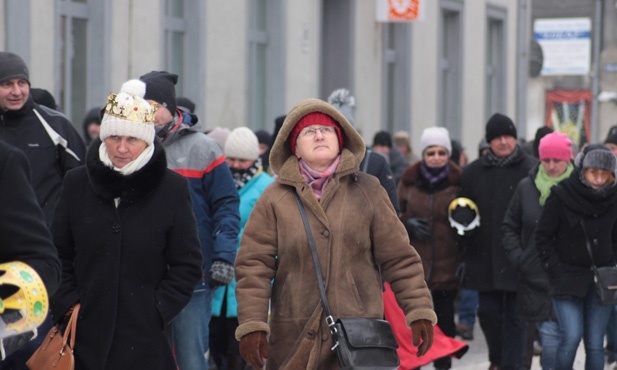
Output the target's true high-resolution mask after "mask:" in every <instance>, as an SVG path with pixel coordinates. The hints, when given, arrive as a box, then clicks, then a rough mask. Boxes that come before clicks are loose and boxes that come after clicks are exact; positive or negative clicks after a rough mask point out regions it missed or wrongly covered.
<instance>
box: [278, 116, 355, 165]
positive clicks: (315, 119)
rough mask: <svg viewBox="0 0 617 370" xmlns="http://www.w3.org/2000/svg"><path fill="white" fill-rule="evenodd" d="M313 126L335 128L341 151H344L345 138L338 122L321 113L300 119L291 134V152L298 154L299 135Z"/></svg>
mask: <svg viewBox="0 0 617 370" xmlns="http://www.w3.org/2000/svg"><path fill="white" fill-rule="evenodd" d="M311 125H322V126H330V127H334V128H335V130H336V137H337V138H338V146H339V151H341V150H343V144H344V140H343V139H344V138H343V133H342V132H341V127H340V126H339V125H338V123H336V121H335V120H334V119H333V118H332V117H330V116H329V115H327V114H325V113H321V112H313V113H308V114H307V115H306V116H304V117H302V118H300V120H299V121H298V123H296V126H295V127H294V128H293V130H291V133H290V134H289V145H290V146H291V152H292V153H293V154H294V155H295V154H296V142H297V141H298V135H300V131H302V130H303V129H304V128H305V127H308V126H311Z"/></svg>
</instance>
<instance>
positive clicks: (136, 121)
mask: <svg viewBox="0 0 617 370" xmlns="http://www.w3.org/2000/svg"><path fill="white" fill-rule="evenodd" d="M155 112H156V105H155V106H152V105H150V103H148V102H147V101H146V100H144V99H142V98H140V97H139V96H136V95H131V94H129V93H126V92H121V93H118V94H115V93H111V94H110V95H109V97H107V104H106V105H105V113H104V114H103V119H102V120H101V131H100V133H99V137H100V138H101V140H103V141H104V140H105V139H106V138H107V137H109V136H114V135H117V136H131V137H136V138H138V139H142V140H143V141H145V142H146V143H148V145H152V144H153V143H154V113H155Z"/></svg>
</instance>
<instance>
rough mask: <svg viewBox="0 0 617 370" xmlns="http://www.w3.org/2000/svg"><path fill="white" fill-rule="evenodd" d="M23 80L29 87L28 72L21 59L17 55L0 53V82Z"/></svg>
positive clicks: (5, 52) (6, 52)
mask: <svg viewBox="0 0 617 370" xmlns="http://www.w3.org/2000/svg"><path fill="white" fill-rule="evenodd" d="M16 78H23V79H24V80H26V81H28V85H30V72H29V71H28V67H27V66H26V63H25V62H24V60H23V59H21V57H20V56H19V55H17V54H13V53H11V52H8V51H0V82H4V81H8V80H13V79H16Z"/></svg>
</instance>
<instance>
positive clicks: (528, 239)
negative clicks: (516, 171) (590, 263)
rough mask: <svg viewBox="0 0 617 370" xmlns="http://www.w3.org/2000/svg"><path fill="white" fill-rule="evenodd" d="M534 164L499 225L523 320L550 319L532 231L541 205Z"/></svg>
mask: <svg viewBox="0 0 617 370" xmlns="http://www.w3.org/2000/svg"><path fill="white" fill-rule="evenodd" d="M537 173H538V167H537V166H536V167H535V168H534V169H533V170H532V171H531V172H530V174H529V176H528V177H526V178H524V179H523V180H521V182H520V183H519V184H518V186H517V187H516V190H515V192H514V195H513V196H512V199H511V200H510V205H509V207H508V210H507V211H506V216H505V218H504V220H503V224H502V225H501V232H502V234H503V247H504V248H505V251H506V255H507V256H508V260H509V261H510V263H511V264H512V266H513V267H514V270H515V271H516V276H517V284H516V286H517V289H516V291H517V293H518V294H517V297H518V299H517V301H516V304H517V307H516V309H517V314H518V315H519V317H520V318H521V319H523V320H525V321H535V322H541V321H547V320H549V319H551V318H552V316H551V313H552V310H551V307H552V305H551V299H550V296H549V294H548V275H547V273H546V271H545V270H544V268H542V264H541V261H540V255H539V254H538V250H537V248H536V244H535V237H534V232H535V229H536V225H537V224H538V219H539V218H540V213H541V212H542V206H540V191H538V188H537V187H536V185H535V178H536V175H537Z"/></svg>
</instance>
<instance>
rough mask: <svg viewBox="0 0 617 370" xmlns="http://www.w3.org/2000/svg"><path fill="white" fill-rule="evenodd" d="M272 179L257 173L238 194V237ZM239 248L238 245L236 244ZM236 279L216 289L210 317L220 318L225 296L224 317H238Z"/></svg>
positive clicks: (265, 174)
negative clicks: (225, 307)
mask: <svg viewBox="0 0 617 370" xmlns="http://www.w3.org/2000/svg"><path fill="white" fill-rule="evenodd" d="M273 181H274V179H273V178H272V177H271V176H270V175H268V174H267V173H265V172H263V171H262V172H261V173H259V174H258V175H257V176H255V177H253V178H252V179H251V180H250V181H249V182H247V183H246V184H245V185H244V186H243V187H242V188H241V189H240V190H239V191H238V192H239V194H240V235H239V237H238V239H240V238H241V237H242V232H243V231H244V225H246V221H248V219H249V216H250V214H251V211H252V210H253V207H254V206H255V203H256V202H257V199H258V198H259V196H260V195H261V193H263V191H264V190H266V188H267V187H268V185H270V184H271V183H272V182H273ZM238 248H240V243H238ZM235 290H236V279H234V280H233V281H232V282H231V284H229V285H228V286H222V287H218V288H216V290H215V291H214V294H213V297H212V316H221V309H222V308H223V297H224V296H227V311H226V312H225V317H238V303H237V302H236V293H235Z"/></svg>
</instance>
